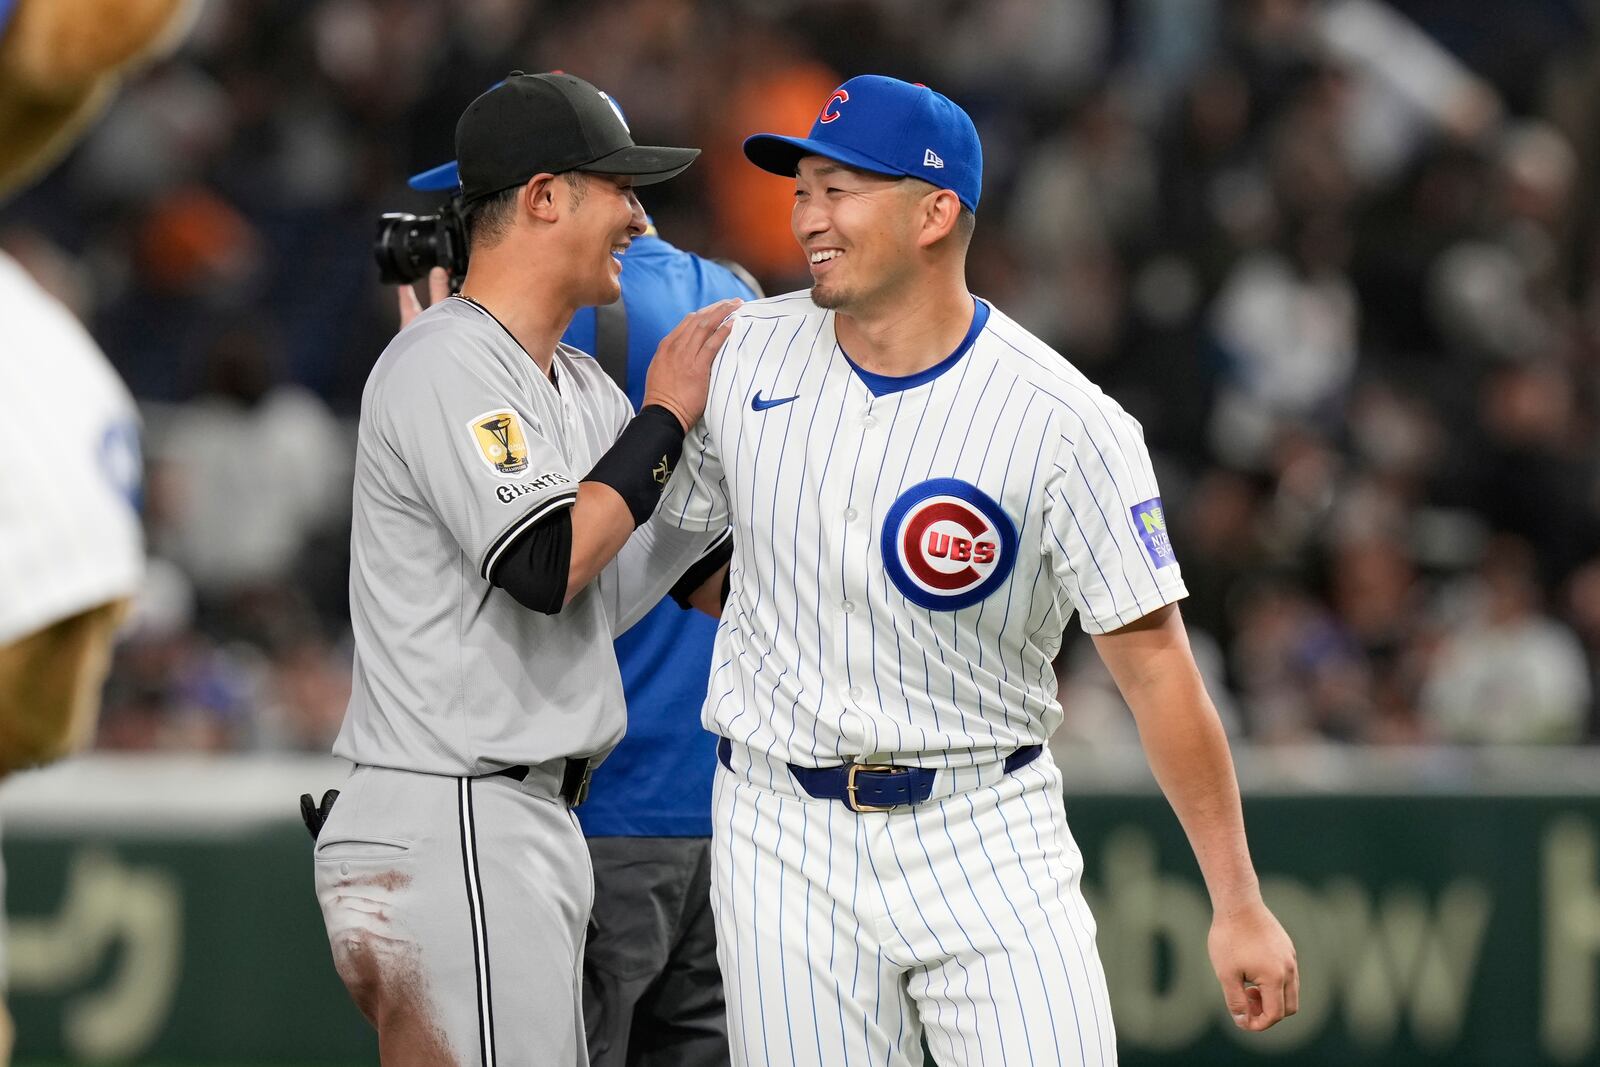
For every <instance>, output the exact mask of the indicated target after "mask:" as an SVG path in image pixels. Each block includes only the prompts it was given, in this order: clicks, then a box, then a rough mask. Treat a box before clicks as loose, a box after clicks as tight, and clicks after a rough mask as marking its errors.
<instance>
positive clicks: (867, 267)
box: [790, 156, 928, 314]
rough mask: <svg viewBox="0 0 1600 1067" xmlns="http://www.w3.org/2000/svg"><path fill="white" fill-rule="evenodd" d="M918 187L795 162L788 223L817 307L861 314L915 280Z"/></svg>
mask: <svg viewBox="0 0 1600 1067" xmlns="http://www.w3.org/2000/svg"><path fill="white" fill-rule="evenodd" d="M918 185H921V183H909V182H906V181H903V180H902V179H899V178H893V177H887V176H885V175H882V174H873V173H870V172H868V171H864V170H856V169H855V168H853V167H847V166H845V165H844V164H842V163H836V162H834V161H833V160H831V159H825V158H823V157H822V156H806V157H805V158H804V159H802V160H800V165H799V168H798V171H797V173H796V174H795V190H794V213H793V215H792V216H791V219H790V224H791V227H792V229H793V230H794V236H795V240H797V241H798V242H799V243H800V247H801V248H802V249H803V250H804V251H805V253H806V259H807V261H808V263H809V264H810V267H811V280H812V286H811V299H812V301H814V302H815V303H816V305H817V306H818V307H825V308H834V309H836V310H839V311H843V312H845V313H847V314H849V313H859V312H861V311H863V310H865V309H868V308H870V307H872V306H874V305H875V304H878V303H881V302H882V301H884V299H885V298H886V297H888V296H890V295H891V294H893V293H895V292H897V291H898V290H899V289H900V288H901V287H902V286H903V285H904V284H905V283H906V281H907V280H908V279H910V278H912V277H913V276H914V273H915V264H916V259H917V253H918V244H917V235H918V232H919V227H918V221H919V218H920V216H919V214H918V211H917V208H918V203H919V201H920V199H921V197H920V195H919V194H920V192H921V190H920V189H918V188H915V186H918ZM924 188H928V187H924Z"/></svg>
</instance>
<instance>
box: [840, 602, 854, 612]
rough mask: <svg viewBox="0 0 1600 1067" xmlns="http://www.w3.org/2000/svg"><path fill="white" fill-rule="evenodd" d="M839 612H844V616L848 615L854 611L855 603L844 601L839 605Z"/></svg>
mask: <svg viewBox="0 0 1600 1067" xmlns="http://www.w3.org/2000/svg"><path fill="white" fill-rule="evenodd" d="M839 610H840V611H842V612H844V613H845V614H846V615H848V614H850V613H851V612H852V611H854V610H856V605H855V601H853V600H846V601H845V602H844V603H843V604H840V605H839Z"/></svg>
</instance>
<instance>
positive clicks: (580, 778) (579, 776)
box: [561, 756, 594, 808]
mask: <svg viewBox="0 0 1600 1067" xmlns="http://www.w3.org/2000/svg"><path fill="white" fill-rule="evenodd" d="M593 776H594V762H593V761H592V760H590V759H589V758H587V757H583V756H573V757H570V758H568V760H567V766H566V770H565V771H563V772H562V775H561V795H562V796H563V797H565V798H566V799H567V806H568V807H571V808H575V807H577V806H578V805H579V804H582V803H583V802H584V801H585V800H588V799H589V781H590V779H591V778H593Z"/></svg>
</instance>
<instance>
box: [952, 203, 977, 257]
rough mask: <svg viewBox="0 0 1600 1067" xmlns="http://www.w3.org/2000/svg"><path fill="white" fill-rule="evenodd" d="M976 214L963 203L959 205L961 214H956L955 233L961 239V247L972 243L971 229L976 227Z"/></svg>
mask: <svg viewBox="0 0 1600 1067" xmlns="http://www.w3.org/2000/svg"><path fill="white" fill-rule="evenodd" d="M977 226H978V216H977V215H974V214H973V213H972V209H971V208H970V207H968V206H967V205H965V204H962V205H961V214H959V215H957V216H956V226H955V235H956V237H957V239H959V240H960V241H961V245H962V247H963V248H964V247H966V246H967V245H969V244H971V243H972V231H973V230H975V229H977Z"/></svg>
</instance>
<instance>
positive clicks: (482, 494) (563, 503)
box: [372, 324, 579, 578]
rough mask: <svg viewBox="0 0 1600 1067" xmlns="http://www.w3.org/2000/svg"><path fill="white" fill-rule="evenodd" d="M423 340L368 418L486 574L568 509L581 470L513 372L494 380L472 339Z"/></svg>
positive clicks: (441, 335)
mask: <svg viewBox="0 0 1600 1067" xmlns="http://www.w3.org/2000/svg"><path fill="white" fill-rule="evenodd" d="M441 325H443V324H441ZM417 342H418V343H417V346H416V350H414V351H409V352H406V353H402V354H401V359H400V361H399V362H398V363H397V365H396V366H395V367H394V368H393V369H392V371H391V373H390V374H389V375H388V376H387V377H386V379H385V381H384V383H383V388H382V389H381V390H380V391H379V392H378V393H377V394H376V395H375V396H374V403H375V410H374V411H373V412H372V414H373V415H374V416H375V417H376V421H377V425H378V426H379V427H380V430H379V432H380V433H381V434H382V437H383V440H384V443H385V444H387V445H388V446H389V448H390V449H391V450H392V451H393V452H394V454H395V455H396V457H397V458H398V459H399V461H400V462H401V463H403V464H404V465H405V467H406V470H407V471H408V472H409V473H410V477H411V481H412V482H413V484H414V485H415V487H416V491H417V492H418V494H419V495H420V496H421V497H422V501H421V502H422V503H424V504H425V505H426V506H427V507H428V508H429V509H430V510H431V511H432V513H433V514H434V515H436V516H438V517H439V520H440V521H441V522H442V523H443V524H444V525H445V527H446V528H447V529H448V530H449V531H450V534H451V536H453V537H454V538H455V540H456V543H457V544H458V545H460V547H461V551H462V552H464V553H465V554H466V555H467V557H468V558H469V559H471V560H472V561H473V563H474V565H475V566H476V568H477V571H478V574H479V575H480V576H482V577H484V578H488V577H490V576H491V575H492V574H493V573H494V568H495V566H496V565H497V564H498V563H499V560H500V554H501V553H502V552H503V551H504V550H505V548H506V547H507V546H508V545H509V544H510V543H511V542H512V541H513V540H515V539H516V537H517V535H518V534H520V533H522V532H523V531H524V530H526V529H528V528H529V527H530V526H532V525H533V524H534V523H536V522H538V521H539V520H540V519H542V518H544V517H545V516H547V515H549V514H550V513H552V512H553V511H555V510H557V509H559V508H564V507H571V506H572V504H573V502H574V501H576V500H577V497H578V477H579V475H577V474H575V473H574V472H573V471H571V470H569V469H568V468H567V464H566V461H565V460H564V459H563V458H562V455H561V452H560V451H559V450H558V449H557V448H556V446H555V445H554V444H553V443H552V442H551V441H550V440H549V438H548V437H547V436H546V428H545V427H544V426H542V425H540V423H539V420H538V418H537V417H536V416H535V415H534V413H532V412H531V411H529V410H527V405H526V403H525V402H523V401H520V400H519V399H518V398H517V390H516V388H515V387H514V383H513V382H512V381H511V380H510V379H509V377H508V378H507V379H506V380H505V381H499V380H496V377H495V374H496V372H495V370H494V369H493V368H492V367H487V366H486V364H485V362H484V361H482V360H473V359H468V358H464V356H465V355H466V354H467V352H468V351H469V350H470V346H471V345H472V344H473V343H474V342H473V339H472V338H471V337H470V336H466V337H463V336H460V335H451V334H450V333H447V332H446V330H445V329H440V328H437V327H436V328H435V329H433V330H430V331H428V333H427V334H426V335H424V336H423V337H419V338H417Z"/></svg>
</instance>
